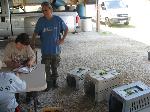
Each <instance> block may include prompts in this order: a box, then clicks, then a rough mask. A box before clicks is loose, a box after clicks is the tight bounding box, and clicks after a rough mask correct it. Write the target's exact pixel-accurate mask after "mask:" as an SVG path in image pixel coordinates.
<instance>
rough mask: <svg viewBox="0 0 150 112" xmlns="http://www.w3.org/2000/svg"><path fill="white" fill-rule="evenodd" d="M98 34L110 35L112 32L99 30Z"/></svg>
mask: <svg viewBox="0 0 150 112" xmlns="http://www.w3.org/2000/svg"><path fill="white" fill-rule="evenodd" d="M99 34H100V35H103V36H109V35H112V34H113V33H112V32H108V31H100V32H99Z"/></svg>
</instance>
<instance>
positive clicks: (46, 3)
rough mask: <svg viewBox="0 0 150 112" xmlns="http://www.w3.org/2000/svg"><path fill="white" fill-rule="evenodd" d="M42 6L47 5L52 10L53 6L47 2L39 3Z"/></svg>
mask: <svg viewBox="0 0 150 112" xmlns="http://www.w3.org/2000/svg"><path fill="white" fill-rule="evenodd" d="M43 6H47V7H49V9H51V10H53V7H52V6H51V4H50V3H49V2H43V3H41V7H43Z"/></svg>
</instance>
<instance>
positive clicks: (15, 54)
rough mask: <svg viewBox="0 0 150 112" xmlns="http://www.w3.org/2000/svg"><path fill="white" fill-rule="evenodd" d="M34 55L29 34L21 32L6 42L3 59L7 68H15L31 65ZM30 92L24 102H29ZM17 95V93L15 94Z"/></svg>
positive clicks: (33, 61) (33, 62) (34, 58)
mask: <svg viewBox="0 0 150 112" xmlns="http://www.w3.org/2000/svg"><path fill="white" fill-rule="evenodd" d="M35 60H36V55H35V52H34V51H33V49H32V48H31V46H30V39H29V35H28V34H26V33H21V34H19V35H18V36H17V38H16V39H15V41H13V42H10V43H8V44H7V46H6V48H5V51H4V60H3V62H4V63H5V64H6V66H7V67H8V68H11V69H15V68H18V67H20V66H22V65H24V66H28V67H31V66H32V65H33V64H35ZM31 96H32V93H30V92H27V96H26V102H27V103H30V101H31ZM17 97H18V94H17Z"/></svg>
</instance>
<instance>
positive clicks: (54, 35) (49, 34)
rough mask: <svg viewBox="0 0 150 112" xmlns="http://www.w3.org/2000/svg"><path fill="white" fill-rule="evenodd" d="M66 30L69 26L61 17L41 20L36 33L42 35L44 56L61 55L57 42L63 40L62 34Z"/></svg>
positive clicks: (42, 18)
mask: <svg viewBox="0 0 150 112" xmlns="http://www.w3.org/2000/svg"><path fill="white" fill-rule="evenodd" d="M66 29H67V25H66V24H65V23H64V21H63V20H62V19H61V18H60V17H59V16H55V15H53V17H52V18H51V19H50V20H48V19H46V18H45V17H41V18H39V20H38V22H37V24H36V27H35V30H34V32H35V33H37V34H38V35H40V40H41V52H42V54H45V55H48V54H50V55H55V54H60V46H59V45H58V43H57V41H58V40H59V39H60V38H61V37H60V33H61V32H62V31H65V30H66Z"/></svg>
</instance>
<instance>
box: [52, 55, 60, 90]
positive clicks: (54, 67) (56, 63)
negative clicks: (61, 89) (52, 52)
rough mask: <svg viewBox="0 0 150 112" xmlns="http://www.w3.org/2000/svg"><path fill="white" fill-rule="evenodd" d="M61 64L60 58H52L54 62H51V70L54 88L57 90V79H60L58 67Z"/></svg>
mask: <svg viewBox="0 0 150 112" xmlns="http://www.w3.org/2000/svg"><path fill="white" fill-rule="evenodd" d="M59 62H60V56H59V55H57V56H53V57H52V62H51V70H52V80H53V87H54V88H57V87H58V85H57V77H58V72H57V67H58V66H59Z"/></svg>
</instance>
